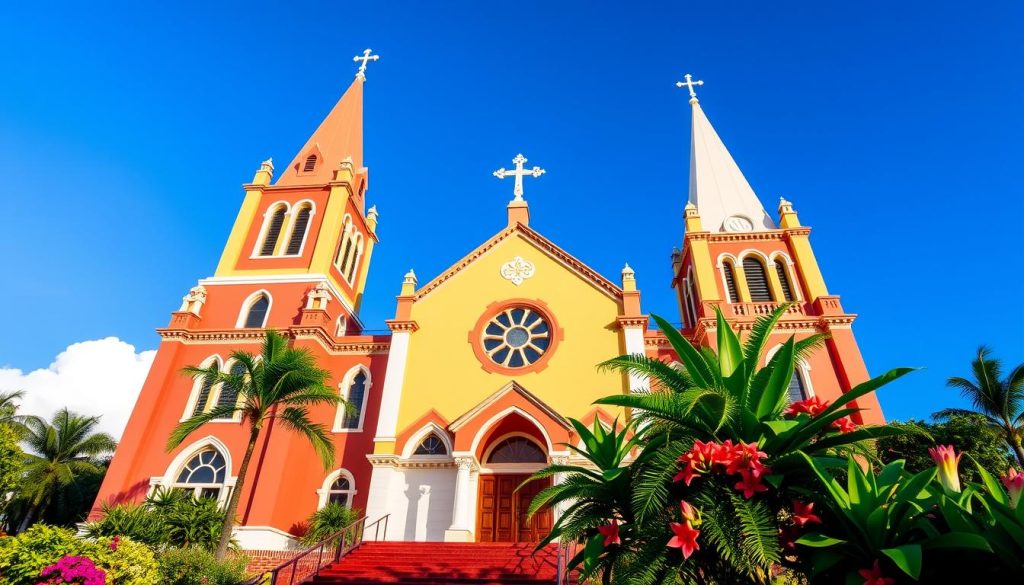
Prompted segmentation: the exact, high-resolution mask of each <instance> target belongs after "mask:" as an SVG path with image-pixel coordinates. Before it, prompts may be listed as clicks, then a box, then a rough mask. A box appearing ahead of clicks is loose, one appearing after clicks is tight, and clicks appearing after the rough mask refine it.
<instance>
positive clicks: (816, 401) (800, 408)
mask: <svg viewBox="0 0 1024 585" xmlns="http://www.w3.org/2000/svg"><path fill="white" fill-rule="evenodd" d="M826 408H828V402H824V401H823V400H821V399H820V398H818V397H817V396H812V397H810V398H808V399H806V400H800V401H799V402H794V403H793V404H790V405H789V406H788V407H787V408H786V414H788V415H789V416H796V415H798V414H800V413H806V414H809V415H811V417H812V418H813V417H815V416H818V414H820V413H821V411H823V410H825V409H826Z"/></svg>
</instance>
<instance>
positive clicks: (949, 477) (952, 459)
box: [928, 445, 961, 492]
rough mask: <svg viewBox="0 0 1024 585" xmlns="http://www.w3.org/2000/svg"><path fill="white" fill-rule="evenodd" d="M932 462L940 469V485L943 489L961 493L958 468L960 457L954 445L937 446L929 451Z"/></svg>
mask: <svg viewBox="0 0 1024 585" xmlns="http://www.w3.org/2000/svg"><path fill="white" fill-rule="evenodd" d="M928 454H929V455H931V456H932V461H934V462H935V465H936V466H937V467H938V468H939V483H941V484H942V487H944V488H946V489H947V490H949V491H951V492H959V491H960V473H959V472H958V471H957V466H958V465H959V464H960V455H961V453H957V452H956V449H954V448H953V445H937V446H935V447H932V448H930V449H928Z"/></svg>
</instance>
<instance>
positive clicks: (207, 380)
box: [192, 376, 213, 416]
mask: <svg viewBox="0 0 1024 585" xmlns="http://www.w3.org/2000/svg"><path fill="white" fill-rule="evenodd" d="M212 388H213V376H203V386H202V388H200V389H199V396H198V397H196V406H195V408H193V409H192V416H195V415H197V414H202V413H203V411H204V410H206V401H207V400H209V399H210V390H211V389H212Z"/></svg>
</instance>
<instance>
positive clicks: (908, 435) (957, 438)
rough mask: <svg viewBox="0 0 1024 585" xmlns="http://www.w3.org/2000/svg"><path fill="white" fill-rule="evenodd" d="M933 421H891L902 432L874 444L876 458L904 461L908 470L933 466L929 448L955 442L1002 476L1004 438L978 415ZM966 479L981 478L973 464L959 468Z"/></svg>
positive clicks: (1007, 460) (1007, 457)
mask: <svg viewBox="0 0 1024 585" xmlns="http://www.w3.org/2000/svg"><path fill="white" fill-rule="evenodd" d="M933 418H934V419H935V420H934V421H933V422H928V421H922V420H914V419H911V420H908V421H906V422H900V421H894V422H890V423H889V426H891V427H895V428H897V429H899V430H901V431H903V432H902V433H901V434H897V435H891V436H888V437H883V438H881V439H879V440H878V441H877V443H876V444H875V452H876V453H877V456H878V459H879V460H880V461H881V462H882V463H883V464H884V463H891V462H893V461H899V460H903V461H904V462H905V463H904V469H905V470H906V471H909V472H911V473H916V472H919V471H924V470H926V469H932V468H933V467H935V462H934V461H932V458H931V456H930V455H929V454H928V449H930V448H931V447H934V446H935V445H956V448H957V450H958V451H959V452H961V453H963V454H964V455H968V456H970V458H971V459H973V460H975V461H977V462H978V464H979V465H981V466H982V467H984V468H985V469H986V470H988V471H989V472H990V473H994V474H996V475H1002V474H1004V473H1006V471H1007V469H1008V468H1009V467H1010V461H1011V456H1010V454H1009V452H1008V450H1007V445H1006V441H1005V440H1004V439H1003V437H1002V435H1001V434H1000V433H999V432H998V431H997V430H995V429H993V428H991V427H990V426H988V421H986V420H985V418H984V417H983V416H982V415H980V414H973V413H972V414H955V413H954V414H950V415H948V416H945V417H942V418H940V417H938V416H936V415H933ZM961 476H962V477H963V479H964V480H965V481H973V482H977V481H981V476H980V475H979V474H978V472H977V471H976V470H975V468H974V466H973V465H965V466H964V468H963V469H962V470H961Z"/></svg>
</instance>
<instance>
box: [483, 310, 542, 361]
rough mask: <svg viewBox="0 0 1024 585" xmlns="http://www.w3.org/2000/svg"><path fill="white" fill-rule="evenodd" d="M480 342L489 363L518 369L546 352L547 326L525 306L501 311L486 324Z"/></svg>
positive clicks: (536, 313)
mask: <svg viewBox="0 0 1024 585" xmlns="http://www.w3.org/2000/svg"><path fill="white" fill-rule="evenodd" d="M482 342H483V348H484V351H485V352H486V353H487V357H489V358H490V359H491V361H493V362H494V363H496V364H498V365H500V366H504V367H506V368H521V367H524V366H529V365H531V364H533V363H535V362H536V361H537V360H539V359H540V357H541V356H542V355H544V352H546V351H547V350H548V347H549V346H550V344H551V327H550V326H549V325H548V322H547V321H546V320H545V319H544V317H542V316H541V315H540V313H538V312H537V311H534V310H533V309H531V308H529V307H515V308H511V309H505V310H504V311H502V312H501V313H498V314H497V315H495V316H494V317H493V318H492V319H491V320H490V321H489V322H488V323H487V326H486V327H485V328H484V333H483V339H482Z"/></svg>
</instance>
